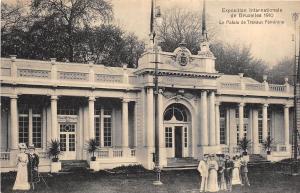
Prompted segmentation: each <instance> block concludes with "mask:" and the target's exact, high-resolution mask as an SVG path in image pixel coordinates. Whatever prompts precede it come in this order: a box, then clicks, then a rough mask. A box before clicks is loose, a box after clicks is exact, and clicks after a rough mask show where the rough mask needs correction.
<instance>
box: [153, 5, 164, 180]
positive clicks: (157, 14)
mask: <svg viewBox="0 0 300 193" xmlns="http://www.w3.org/2000/svg"><path fill="white" fill-rule="evenodd" d="M153 6H154V4H153V0H152V5H151V14H152V15H151V17H153V21H152V22H154V25H155V26H151V29H152V31H151V35H152V36H153V47H154V63H155V69H154V80H153V81H154V89H155V90H154V105H155V106H154V114H155V119H154V120H155V156H154V158H155V160H154V161H155V166H154V171H155V173H156V180H155V181H154V182H153V184H154V185H162V182H161V181H160V173H161V169H160V165H159V153H160V152H159V113H158V108H159V107H158V95H159V87H158V63H159V60H158V52H159V48H158V41H157V36H156V32H155V31H156V30H157V27H158V26H159V25H160V24H161V23H162V19H161V12H160V8H159V7H156V9H155V11H154V10H153ZM151 25H153V23H151Z"/></svg>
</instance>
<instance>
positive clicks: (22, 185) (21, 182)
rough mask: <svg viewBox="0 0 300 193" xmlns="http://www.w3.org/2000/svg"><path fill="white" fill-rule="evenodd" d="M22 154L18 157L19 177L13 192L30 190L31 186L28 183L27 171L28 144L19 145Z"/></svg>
mask: <svg viewBox="0 0 300 193" xmlns="http://www.w3.org/2000/svg"><path fill="white" fill-rule="evenodd" d="M19 149H20V153H19V154H18V156H17V159H18V160H17V167H18V170H17V177H16V181H15V184H14V187H13V190H29V189H30V185H29V183H28V173H27V172H28V171H27V163H28V155H27V154H26V153H25V150H26V144H25V143H20V144H19Z"/></svg>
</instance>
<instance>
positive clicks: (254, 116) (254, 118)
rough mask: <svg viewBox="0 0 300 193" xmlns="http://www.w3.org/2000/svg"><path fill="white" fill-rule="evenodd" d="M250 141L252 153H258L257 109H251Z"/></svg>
mask: <svg viewBox="0 0 300 193" xmlns="http://www.w3.org/2000/svg"><path fill="white" fill-rule="evenodd" d="M252 142H253V153H254V154H258V153H259V147H258V145H259V143H258V110H257V109H253V111H252Z"/></svg>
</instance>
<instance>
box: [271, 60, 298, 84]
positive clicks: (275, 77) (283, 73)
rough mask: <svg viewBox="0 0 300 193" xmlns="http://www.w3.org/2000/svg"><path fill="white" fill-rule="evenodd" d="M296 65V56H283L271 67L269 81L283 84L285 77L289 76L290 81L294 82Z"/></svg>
mask: <svg viewBox="0 0 300 193" xmlns="http://www.w3.org/2000/svg"><path fill="white" fill-rule="evenodd" d="M294 65H295V61H294V58H291V57H285V58H283V59H282V60H280V61H279V62H278V63H277V64H276V65H275V66H273V67H272V68H271V69H270V71H269V73H268V77H269V78H268V79H269V81H270V82H272V83H275V84H283V83H284V78H285V77H287V78H288V79H289V83H290V84H293V75H294Z"/></svg>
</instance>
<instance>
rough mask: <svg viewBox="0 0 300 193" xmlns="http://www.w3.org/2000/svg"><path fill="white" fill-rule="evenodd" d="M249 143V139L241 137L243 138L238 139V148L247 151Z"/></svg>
mask: <svg viewBox="0 0 300 193" xmlns="http://www.w3.org/2000/svg"><path fill="white" fill-rule="evenodd" d="M250 145H251V140H250V139H247V138H246V137H243V139H241V140H239V142H238V147H239V149H240V150H243V151H244V152H247V150H248V149H249V147H250Z"/></svg>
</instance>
